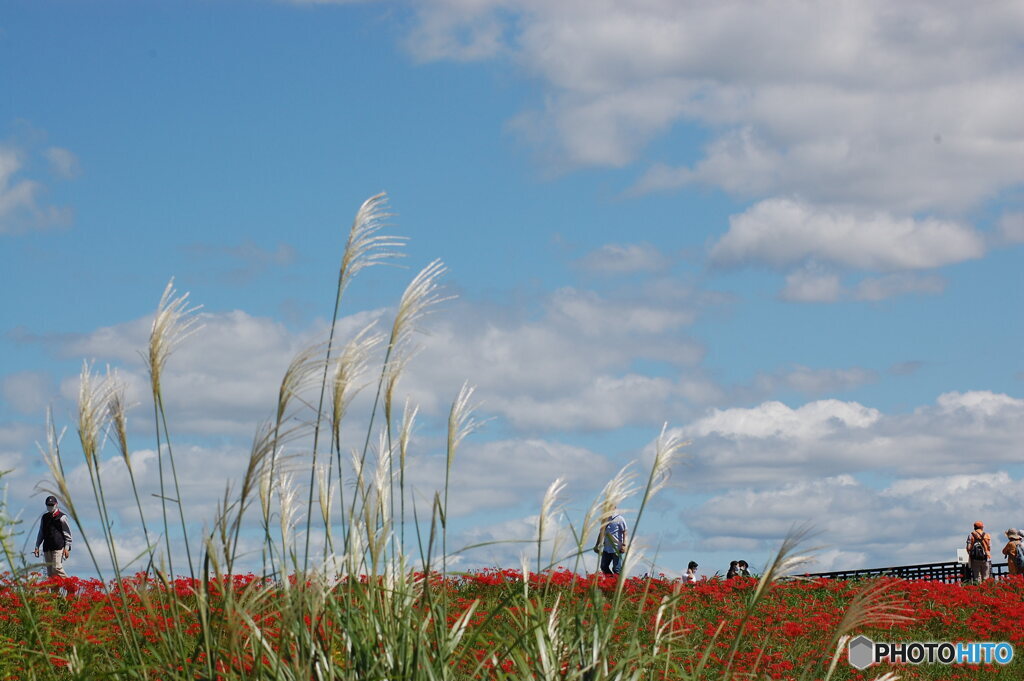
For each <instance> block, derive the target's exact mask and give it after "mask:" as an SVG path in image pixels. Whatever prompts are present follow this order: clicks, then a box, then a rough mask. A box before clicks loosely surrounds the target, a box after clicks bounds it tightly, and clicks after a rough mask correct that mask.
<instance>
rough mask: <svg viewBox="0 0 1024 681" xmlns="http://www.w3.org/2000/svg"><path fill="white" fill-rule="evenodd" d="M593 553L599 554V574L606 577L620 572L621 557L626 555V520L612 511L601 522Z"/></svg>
mask: <svg viewBox="0 0 1024 681" xmlns="http://www.w3.org/2000/svg"><path fill="white" fill-rule="evenodd" d="M594 553H600V554H601V572H603V573H604V574H606V575H617V574H619V573H620V572H622V557H623V555H625V553H626V519H625V518H623V517H622V516H621V515H620V514H619V513H618V512H617V511H612V512H611V513H609V514H608V515H607V516H605V518H604V519H603V520H602V521H601V532H600V533H599V534H598V535H597V541H596V542H595V543H594Z"/></svg>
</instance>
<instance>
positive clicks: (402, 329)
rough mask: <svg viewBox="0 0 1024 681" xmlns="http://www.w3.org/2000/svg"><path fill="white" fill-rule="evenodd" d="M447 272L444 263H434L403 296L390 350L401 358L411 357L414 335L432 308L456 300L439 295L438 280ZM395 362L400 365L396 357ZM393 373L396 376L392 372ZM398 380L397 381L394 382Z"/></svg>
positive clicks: (396, 314) (392, 333)
mask: <svg viewBox="0 0 1024 681" xmlns="http://www.w3.org/2000/svg"><path fill="white" fill-rule="evenodd" d="M446 271H447V268H445V266H444V263H442V262H441V261H440V260H435V261H433V262H432V263H430V264H429V265H427V266H426V267H424V268H423V269H422V270H421V271H420V273H419V274H417V275H416V276H415V277H414V278H413V280H412V281H411V282H409V285H408V286H407V287H406V288H405V291H404V292H403V293H402V299H401V300H400V301H399V303H398V311H397V312H396V313H395V321H394V323H393V324H392V326H391V338H390V340H389V341H388V349H389V350H391V351H392V353H395V352H398V355H399V357H400V356H401V355H403V354H408V352H409V349H408V348H409V345H410V344H411V338H412V334H413V333H414V332H415V331H416V330H417V329H419V324H420V322H421V321H422V320H423V318H424V317H425V316H426V315H427V314H429V313H430V310H431V308H432V307H434V306H435V305H437V304H438V303H442V302H444V301H446V300H451V299H452V297H453V296H442V295H440V293H439V290H440V284H438V279H440V278H441V275H443V274H444V273H445V272H446ZM394 361H399V360H398V358H397V357H396V358H395V360H394ZM392 373H394V372H392ZM395 380H397V379H395Z"/></svg>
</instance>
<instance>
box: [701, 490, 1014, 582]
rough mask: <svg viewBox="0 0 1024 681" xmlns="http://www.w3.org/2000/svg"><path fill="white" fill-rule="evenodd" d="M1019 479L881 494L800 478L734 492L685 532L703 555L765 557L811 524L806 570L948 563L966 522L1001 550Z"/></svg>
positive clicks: (704, 507)
mask: <svg viewBox="0 0 1024 681" xmlns="http://www.w3.org/2000/svg"><path fill="white" fill-rule="evenodd" d="M1022 492H1024V480H1021V479H1017V478H1014V477H1013V476H1011V475H1010V474H1008V473H1007V472H1005V471H999V472H995V473H981V474H975V475H948V476H929V477H914V478H906V479H900V480H896V481H892V482H890V483H888V484H886V485H884V486H882V487H881V488H874V487H871V486H868V485H866V484H864V483H862V482H860V481H859V480H858V479H856V478H855V477H853V476H851V475H846V474H840V475H835V476H831V477H827V478H821V479H801V480H797V481H793V482H788V483H784V484H781V485H779V486H776V487H771V488H767V489H764V488H762V489H755V488H745V489H734V490H730V491H728V492H725V493H723V494H721V495H718V496H716V497H714V498H712V499H710V500H709V501H707V502H705V503H703V504H701V505H700V506H699V507H697V508H696V509H691V510H690V511H689V512H688V513H687V516H686V519H687V523H688V525H689V526H690V528H691V529H692V530H693V531H694V532H695V533H696V534H697V535H698V536H699V537H700V539H701V543H702V544H703V545H704V546H706V548H709V549H723V550H724V549H733V548H734V547H735V546H737V545H739V546H743V547H745V548H747V549H748V550H754V549H761V550H771V549H772V548H774V546H775V545H776V544H777V542H778V538H779V537H783V536H785V535H786V534H787V533H788V532H789V531H790V530H791V529H792V528H793V527H794V526H799V525H801V524H804V523H807V522H808V521H813V523H814V528H815V529H816V530H817V532H818V534H817V536H816V537H815V540H814V541H813V542H812V543H815V544H818V545H821V546H823V547H827V548H828V550H826V551H823V552H822V555H821V556H820V557H819V559H818V560H817V561H816V562H815V564H812V565H811V566H809V569H810V570H821V571H825V570H829V569H854V568H859V567H887V566H891V565H908V564H914V563H930V562H940V561H951V560H955V558H956V549H958V548H963V546H964V542H965V540H966V537H967V534H968V533H969V532H970V531H971V527H972V525H971V523H973V521H974V520H975V519H978V518H983V519H985V521H986V525H987V526H988V528H989V531H990V532H992V534H993V548H994V549H995V552H996V553H997V554H998V551H999V549H1000V548H1001V546H1002V545H1001V543H1000V540H1001V539H1002V537H1001V536H1000V535H1001V532H1000V530H1001V529H1005V528H1006V527H1011V526H1013V527H1016V526H1017V525H1019V522H1018V520H1017V513H1018V509H1017V505H1016V504H1015V501H1014V500H1015V499H1016V498H1017V497H1018V496H1019V495H1020V494H1021V493H1022Z"/></svg>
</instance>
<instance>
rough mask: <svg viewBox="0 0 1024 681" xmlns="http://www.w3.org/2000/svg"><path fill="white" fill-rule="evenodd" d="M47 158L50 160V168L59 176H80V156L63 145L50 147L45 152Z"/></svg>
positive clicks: (67, 177) (70, 177)
mask: <svg viewBox="0 0 1024 681" xmlns="http://www.w3.org/2000/svg"><path fill="white" fill-rule="evenodd" d="M44 155H45V156H46V160H48V161H49V162H50V168H51V169H52V170H53V173H54V174H55V175H57V176H58V177H63V178H66V179H72V178H75V177H78V174H79V173H80V172H81V167H80V166H79V163H78V157H77V156H75V154H74V153H72V152H71V151H69V150H67V149H63V148H61V147H50V148H49V149H47V150H46V151H45V152H44Z"/></svg>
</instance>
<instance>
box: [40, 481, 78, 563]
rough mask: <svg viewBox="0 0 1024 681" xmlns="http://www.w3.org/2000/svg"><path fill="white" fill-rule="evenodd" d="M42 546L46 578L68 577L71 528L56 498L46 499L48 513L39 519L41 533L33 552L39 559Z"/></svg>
mask: <svg viewBox="0 0 1024 681" xmlns="http://www.w3.org/2000/svg"><path fill="white" fill-rule="evenodd" d="M40 546H42V547H43V556H44V558H45V559H46V576H47V577H67V576H68V575H67V573H66V572H64V561H65V560H67V559H68V556H69V555H71V526H70V525H68V517H67V515H66V514H64V513H61V511H60V509H59V508H57V497H54V496H49V497H46V513H44V514H43V516H42V518H40V519H39V533H38V534H37V535H36V548H35V550H34V551H33V553H34V554H35V555H36V557H39V547H40Z"/></svg>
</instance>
